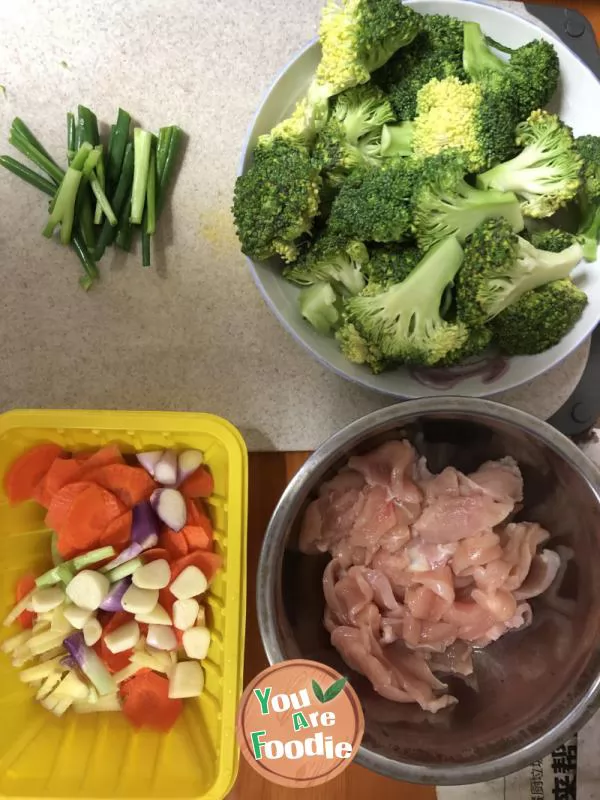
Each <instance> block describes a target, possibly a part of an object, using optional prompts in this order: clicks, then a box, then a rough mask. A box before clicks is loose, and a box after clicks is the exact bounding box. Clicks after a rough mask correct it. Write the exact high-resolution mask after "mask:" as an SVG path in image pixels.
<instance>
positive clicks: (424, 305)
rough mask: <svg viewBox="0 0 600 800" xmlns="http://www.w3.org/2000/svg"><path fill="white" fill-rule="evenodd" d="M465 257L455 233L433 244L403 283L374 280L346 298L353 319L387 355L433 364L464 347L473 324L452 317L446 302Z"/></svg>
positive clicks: (423, 363)
mask: <svg viewBox="0 0 600 800" xmlns="http://www.w3.org/2000/svg"><path fill="white" fill-rule="evenodd" d="M462 259H463V250H462V247H461V246H460V244H459V243H458V241H457V240H456V239H455V238H452V237H451V238H448V239H446V240H445V241H443V242H440V243H439V244H438V245H437V246H436V247H434V248H432V249H431V250H430V251H429V252H428V253H427V254H426V255H425V257H424V258H423V259H422V261H421V262H420V263H419V265H418V266H417V267H416V268H415V269H414V270H413V271H412V272H411V273H410V275H409V276H408V277H407V278H406V279H405V280H404V281H402V282H401V283H398V284H395V285H393V286H391V287H390V288H387V289H386V288H384V287H382V286H379V285H377V284H369V285H368V286H367V288H366V289H365V290H364V291H363V292H362V293H361V294H359V295H357V296H356V297H352V298H351V299H350V300H349V301H348V302H347V304H346V309H345V310H346V314H347V316H348V321H349V322H351V323H352V324H353V325H355V326H356V328H357V329H358V330H359V331H360V333H361V334H362V336H363V337H364V338H365V339H366V340H367V341H368V342H371V343H373V344H374V345H376V346H377V347H378V348H379V349H380V350H381V352H382V354H383V355H384V356H385V357H386V358H391V359H397V360H399V361H401V362H405V363H410V364H421V365H426V366H433V365H435V364H437V363H439V362H440V361H441V360H442V359H443V358H444V357H445V356H446V355H447V354H448V353H450V352H451V351H453V350H456V349H457V348H459V347H461V346H462V345H463V344H464V342H465V341H466V339H467V335H468V332H467V328H466V327H465V326H464V325H462V324H461V323H460V322H458V323H450V322H446V321H445V320H444V319H442V316H441V314H440V305H441V303H442V298H443V296H444V294H445V290H446V287H447V286H448V284H449V283H451V282H452V281H453V280H454V277H455V275H456V273H457V272H458V270H459V268H460V265H461V263H462Z"/></svg>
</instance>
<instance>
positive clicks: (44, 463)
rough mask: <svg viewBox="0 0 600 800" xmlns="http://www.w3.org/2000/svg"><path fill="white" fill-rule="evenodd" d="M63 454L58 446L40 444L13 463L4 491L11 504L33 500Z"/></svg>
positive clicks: (6, 477) (6, 476) (5, 479)
mask: <svg viewBox="0 0 600 800" xmlns="http://www.w3.org/2000/svg"><path fill="white" fill-rule="evenodd" d="M62 453H63V450H62V447H59V446H58V445H57V444H51V443H48V444H38V445H36V446H35V447H32V448H31V449H29V450H27V451H26V452H25V453H23V454H22V455H20V456H19V457H18V458H17V459H16V461H13V463H12V464H11V465H10V467H9V469H8V471H7V473H6V475H5V477H4V490H5V492H6V496H7V497H8V500H9V502H10V503H12V504H15V503H22V502H23V501H25V500H31V499H32V498H33V496H34V492H35V489H36V487H37V486H38V484H39V483H40V482H41V481H42V480H43V479H44V477H45V475H46V473H47V472H48V470H49V469H50V467H51V465H52V463H53V462H54V461H55V460H56V459H57V458H58V457H59V456H60V455H61V454H62Z"/></svg>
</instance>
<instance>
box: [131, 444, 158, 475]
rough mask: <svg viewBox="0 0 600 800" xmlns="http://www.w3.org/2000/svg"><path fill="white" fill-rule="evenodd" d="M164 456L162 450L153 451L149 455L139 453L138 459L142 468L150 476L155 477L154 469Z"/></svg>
mask: <svg viewBox="0 0 600 800" xmlns="http://www.w3.org/2000/svg"><path fill="white" fill-rule="evenodd" d="M162 454H163V451H162V450H153V451H152V452H149V453H137V454H136V457H137V460H138V462H139V464H140V466H142V467H143V468H144V469H145V470H146V472H147V473H148V474H149V475H151V476H152V477H154V468H155V467H156V465H157V464H158V462H159V461H160V459H161V457H162Z"/></svg>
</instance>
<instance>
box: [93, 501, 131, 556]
mask: <svg viewBox="0 0 600 800" xmlns="http://www.w3.org/2000/svg"><path fill="white" fill-rule="evenodd" d="M131 523H132V514H131V511H126V512H125V513H124V514H121V515H120V516H119V517H116V519H113V520H111V521H110V522H109V523H108V525H107V526H106V528H105V529H104V531H103V533H102V535H101V536H100V544H101V546H102V547H104V546H105V545H112V546H113V547H114V548H115V550H117V551H119V550H122V549H123V548H124V547H125V545H126V544H127V542H128V541H129V540H130V538H131Z"/></svg>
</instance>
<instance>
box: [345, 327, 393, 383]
mask: <svg viewBox="0 0 600 800" xmlns="http://www.w3.org/2000/svg"><path fill="white" fill-rule="evenodd" d="M335 338H336V340H337V342H338V344H339V346H340V350H341V351H342V353H343V355H344V356H345V357H346V358H347V359H348V361H350V362H352V364H366V365H367V366H369V367H370V368H371V371H372V372H373V373H374V374H375V375H379V373H381V372H383V371H384V370H385V369H389V367H390V366H392V364H393V362H392V361H390V360H389V359H386V358H385V357H384V356H383V354H382V353H381V351H380V350H379V348H378V347H376V346H375V345H373V344H371V343H370V342H368V341H367V340H366V339H365V338H364V337H363V336H362V335H361V334H360V332H359V331H358V329H357V328H356V326H354V325H353V324H352V323H351V322H347V323H345V324H344V325H342V327H341V328H339V329H338V330H337V331H336V334H335Z"/></svg>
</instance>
